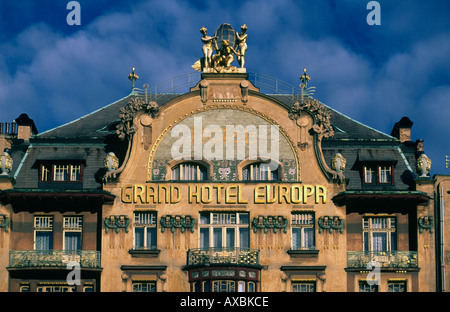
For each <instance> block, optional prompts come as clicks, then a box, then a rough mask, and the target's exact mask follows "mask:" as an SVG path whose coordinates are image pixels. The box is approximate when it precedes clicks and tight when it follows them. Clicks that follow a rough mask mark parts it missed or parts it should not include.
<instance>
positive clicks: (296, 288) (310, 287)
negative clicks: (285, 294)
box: [292, 281, 316, 292]
mask: <svg viewBox="0 0 450 312" xmlns="http://www.w3.org/2000/svg"><path fill="white" fill-rule="evenodd" d="M292 291H293V292H315V291H316V282H314V281H305V282H302V281H300V282H292Z"/></svg>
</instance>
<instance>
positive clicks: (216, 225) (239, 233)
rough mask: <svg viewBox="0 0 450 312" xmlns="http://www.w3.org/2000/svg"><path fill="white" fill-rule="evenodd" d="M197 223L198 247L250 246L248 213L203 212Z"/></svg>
mask: <svg viewBox="0 0 450 312" xmlns="http://www.w3.org/2000/svg"><path fill="white" fill-rule="evenodd" d="M199 223H200V225H199V227H200V230H199V232H200V244H199V245H200V248H208V247H230V248H234V247H241V248H248V247H249V246H250V231H249V225H250V224H249V216H248V213H234V212H232V213H225V212H204V213H201V214H200V222H199Z"/></svg>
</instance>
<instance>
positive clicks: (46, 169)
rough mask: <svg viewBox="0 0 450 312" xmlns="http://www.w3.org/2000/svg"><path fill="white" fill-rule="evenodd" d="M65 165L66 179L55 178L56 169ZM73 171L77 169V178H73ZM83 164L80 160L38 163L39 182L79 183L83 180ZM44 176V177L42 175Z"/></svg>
mask: <svg viewBox="0 0 450 312" xmlns="http://www.w3.org/2000/svg"><path fill="white" fill-rule="evenodd" d="M59 167H67V179H64V180H59V179H57V175H56V172H57V169H58V168H59ZM74 171H75V172H76V171H78V178H77V179H74V178H73V173H74ZM83 171H84V165H83V163H82V162H81V161H61V162H48V161H44V162H41V163H40V164H39V182H42V183H81V182H83ZM44 176H45V177H44Z"/></svg>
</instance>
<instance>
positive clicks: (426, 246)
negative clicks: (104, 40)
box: [0, 31, 450, 292]
mask: <svg viewBox="0 0 450 312" xmlns="http://www.w3.org/2000/svg"><path fill="white" fill-rule="evenodd" d="M205 35H206V31H205ZM224 47H225V48H226V47H227V44H223V45H222V47H221V48H220V49H218V50H217V51H218V54H217V55H220V53H219V51H220V50H221V49H223V48H224ZM240 62H241V63H242V64H241V67H240V68H236V67H230V66H228V65H229V64H226V65H224V64H221V63H219V62H218V61H217V60H216V61H215V58H214V57H213V58H212V62H211V63H210V64H209V65H210V66H211V67H210V68H208V66H205V64H207V63H206V61H204V59H202V60H201V61H200V63H201V64H202V65H201V70H202V73H201V74H199V79H198V80H197V81H196V82H195V84H194V85H193V86H191V88H190V89H189V90H188V91H187V92H183V93H172V92H171V93H157V94H156V93H152V94H150V93H148V92H147V91H146V92H140V91H139V90H138V89H136V88H134V82H135V80H136V79H137V76H136V75H135V74H134V70H133V72H132V74H131V75H130V79H131V80H132V81H133V91H132V92H131V94H130V95H128V96H126V97H125V98H123V99H120V100H118V101H116V102H114V103H112V104H110V105H108V106H105V107H103V108H102V109H100V110H97V111H95V112H93V113H91V114H89V115H87V116H84V117H82V118H80V119H77V120H75V121H73V122H70V123H68V124H65V125H62V126H60V127H57V128H55V129H52V130H49V131H46V132H43V133H40V134H38V133H37V130H36V127H35V126H34V123H32V121H31V120H29V118H25V117H24V116H22V118H18V120H16V124H17V125H15V126H14V131H11V130H9V131H6V132H8V133H3V134H1V135H0V136H1V138H0V139H1V140H2V141H1V142H3V143H2V144H4V146H2V148H3V149H2V150H5V153H4V154H3V155H2V160H1V163H0V164H1V170H2V173H1V175H0V186H1V191H0V290H1V291H4V292H6V291H11V292H19V291H42V292H45V291H95V292H98V291H101V292H122V291H126V292H132V291H157V292H216V291H229V292H234V291H236V292H241V291H242V292H294V291H317V292H322V291H328V292H341V291H347V292H360V291H379V292H387V291H407V292H416V291H432V292H434V291H442V290H448V289H449V286H448V280H449V279H448V278H447V279H445V275H446V274H447V272H448V268H447V267H446V265H447V253H448V250H449V248H448V247H447V244H448V239H445V238H446V235H445V233H448V231H446V230H445V229H446V226H447V224H448V222H445V220H446V219H445V218H448V217H447V214H444V213H443V211H444V207H448V206H450V203H449V197H448V196H449V195H448V190H449V188H448V185H449V184H450V183H447V184H445V183H446V181H448V177H446V176H435V177H433V178H432V177H430V175H429V170H430V164H431V161H430V160H429V158H428V157H427V156H426V155H425V153H424V145H423V141H422V140H415V141H413V140H412V138H411V128H412V122H411V121H410V120H409V119H408V118H407V117H404V118H402V119H401V120H400V121H399V122H397V123H396V124H395V125H394V126H393V130H392V133H391V134H385V133H382V132H379V131H377V130H374V129H372V128H370V127H368V126H366V125H364V124H362V123H359V122H357V121H355V120H353V119H351V118H349V117H347V116H345V115H343V114H341V113H339V112H337V111H336V110H334V109H332V108H330V107H328V106H326V105H324V104H323V103H321V102H319V101H318V100H317V99H314V98H313V97H312V95H311V94H310V93H308V88H307V82H308V80H309V77H308V76H307V75H306V72H305V73H304V74H303V75H302V76H301V80H302V85H301V86H300V89H296V90H298V92H293V93H291V94H287V93H283V92H274V93H265V92H262V91H261V87H262V86H263V84H261V85H259V84H258V80H257V79H255V77H256V76H254V75H252V74H250V73H247V72H246V69H245V68H244V67H243V62H242V60H241V61H240ZM197 66H199V65H198V64H197ZM293 89H294V88H293ZM24 119H26V121H24ZM10 128H12V127H10ZM16 128H17V131H16ZM20 131H23V132H25V133H27V135H24V136H23V137H21V136H19V134H18V132H20ZM16 132H17V133H16ZM8 164H9V165H8ZM437 190H440V191H439V192H438V193H437V192H436V191H437ZM439 196H440V197H439ZM438 199H440V200H439V201H438ZM441 221H442V222H441Z"/></svg>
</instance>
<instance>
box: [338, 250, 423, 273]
mask: <svg viewBox="0 0 450 312" xmlns="http://www.w3.org/2000/svg"><path fill="white" fill-rule="evenodd" d="M377 265H378V266H379V267H380V268H387V269H417V268H418V267H419V264H418V259H417V251H377V252H374V251H349V252H348V253H347V269H370V270H371V269H373V266H377Z"/></svg>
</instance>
